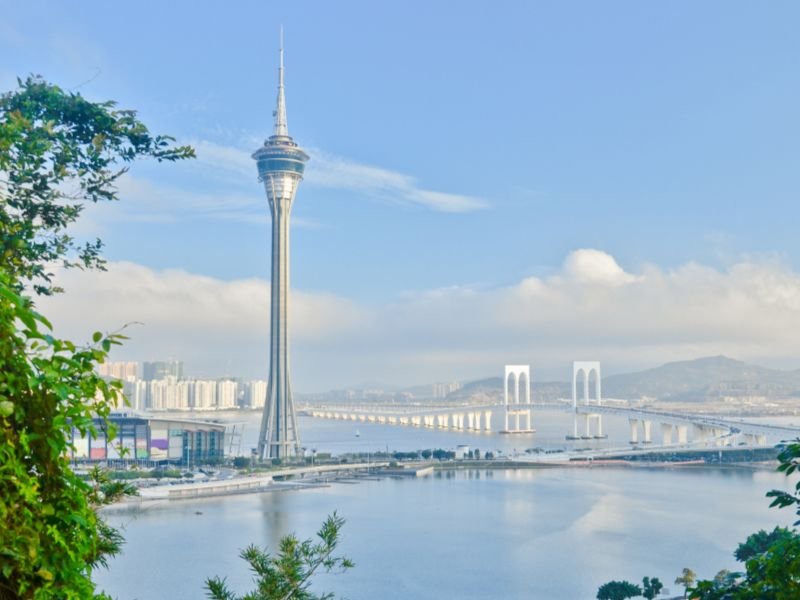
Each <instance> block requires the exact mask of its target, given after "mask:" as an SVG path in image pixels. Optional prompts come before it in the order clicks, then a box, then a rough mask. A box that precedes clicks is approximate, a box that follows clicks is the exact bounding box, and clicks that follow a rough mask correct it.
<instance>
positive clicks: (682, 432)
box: [676, 425, 689, 444]
mask: <svg viewBox="0 0 800 600" xmlns="http://www.w3.org/2000/svg"><path fill="white" fill-rule="evenodd" d="M676 429H677V430H678V443H679V444H688V443H689V428H688V427H687V426H686V425H677V426H676Z"/></svg>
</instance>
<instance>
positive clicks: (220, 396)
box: [217, 379, 239, 410]
mask: <svg viewBox="0 0 800 600" xmlns="http://www.w3.org/2000/svg"><path fill="white" fill-rule="evenodd" d="M238 399H239V384H238V383H237V382H236V381H233V380H232V379H223V380H222V381H219V382H217V408H218V409H220V410H225V409H229V408H237V407H238V406H239V403H238V402H237V401H238Z"/></svg>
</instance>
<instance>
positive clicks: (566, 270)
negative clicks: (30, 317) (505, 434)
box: [40, 249, 800, 391]
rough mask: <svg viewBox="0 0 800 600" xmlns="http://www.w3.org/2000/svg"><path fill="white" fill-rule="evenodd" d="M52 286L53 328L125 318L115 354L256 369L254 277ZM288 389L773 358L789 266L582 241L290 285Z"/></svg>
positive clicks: (792, 350)
mask: <svg viewBox="0 0 800 600" xmlns="http://www.w3.org/2000/svg"><path fill="white" fill-rule="evenodd" d="M59 278H60V283H62V284H63V285H64V286H65V287H66V288H67V293H66V294H64V295H62V296H59V297H56V298H53V299H42V300H40V304H41V305H42V307H43V308H44V311H45V314H48V315H50V316H52V317H53V321H54V322H55V323H56V324H57V325H58V328H59V330H61V331H62V332H63V333H65V334H67V335H69V336H71V337H73V338H76V339H88V336H89V334H90V333H91V329H90V327H94V328H103V329H106V330H111V329H116V328H118V327H119V326H121V325H122V324H124V323H126V322H128V321H142V322H144V323H145V325H144V326H137V327H134V328H132V329H131V334H132V337H133V339H132V340H131V342H129V343H128V344H126V347H125V348H123V349H122V350H121V351H120V354H119V355H120V357H121V358H132V359H139V360H142V359H148V358H158V357H169V356H171V357H179V358H182V359H184V360H185V361H186V362H187V365H188V367H189V369H190V370H191V371H194V372H196V373H206V374H209V375H221V374H224V373H230V374H239V375H243V376H255V375H257V374H262V375H263V374H264V373H265V369H266V360H267V339H268V321H269V318H268V310H269V309H268V307H269V303H268V284H267V283H266V282H264V281H262V280H258V279H245V280H236V281H221V280H218V279H214V278H210V277H204V276H200V275H195V274H191V273H186V272H184V271H153V270H151V269H148V268H146V267H142V266H140V265H135V264H131V263H114V264H112V265H111V268H110V272H109V273H81V272H77V271H69V272H66V273H62V274H60V275H59ZM291 323H292V336H293V344H294V347H293V371H294V373H295V378H296V383H297V388H298V389H299V390H301V391H303V390H319V389H327V388H330V387H334V386H341V385H347V384H352V383H354V382H358V381H384V382H387V383H397V384H403V383H408V384H411V383H417V382H425V381H437V380H446V379H451V378H459V379H467V380H468V379H471V378H478V377H482V376H486V375H490V374H492V373H497V372H499V369H500V366H501V365H502V364H504V363H508V362H518V361H520V362H526V363H531V364H532V365H533V367H534V371H535V370H536V369H537V368H542V369H552V368H554V367H560V366H565V369H566V365H568V364H569V362H570V361H571V360H573V359H579V358H589V359H598V360H602V361H604V362H605V363H606V364H612V365H616V366H617V367H618V368H638V367H643V366H651V365H655V364H659V363H661V362H664V361H667V360H677V359H688V358H695V357H698V356H707V355H716V354H727V355H730V356H734V357H737V358H742V359H746V360H757V361H765V362H767V363H769V362H770V361H781V362H786V361H787V359H791V358H792V357H795V356H797V355H798V353H799V352H800V341H798V339H797V335H796V332H797V331H798V330H800V273H797V272H795V271H793V270H791V269H790V268H789V267H787V266H786V265H783V264H781V263H780V262H776V261H770V260H764V259H762V260H760V261H753V260H748V261H742V262H739V263H737V264H735V265H733V266H732V267H730V268H729V269H727V270H725V271H720V270H717V269H713V268H710V267H706V266H702V265H698V264H695V263H688V264H686V265H684V266H682V267H680V268H677V269H673V270H664V269H661V268H659V267H656V266H652V265H650V266H645V267H644V268H643V269H641V271H640V272H638V273H636V274H634V273H629V272H626V271H625V270H624V269H623V268H622V267H620V266H619V265H618V264H617V262H616V261H615V260H614V258H613V257H611V256H610V255H608V254H605V253H603V252H600V251H598V250H588V249H582V250H577V251H575V252H573V253H572V254H570V255H569V256H568V257H567V259H566V260H565V262H564V265H563V267H562V269H561V271H560V272H558V273H557V274H555V275H553V276H551V277H547V278H536V277H532V278H527V279H524V280H522V281H520V282H519V283H518V284H516V285H513V286H509V287H504V288H496V289H490V290H485V289H471V288H464V287H453V288H442V289H438V290H432V291H425V292H420V293H416V294H408V295H405V296H403V297H402V298H401V299H399V300H398V301H396V302H393V303H391V304H386V305H383V306H364V305H360V304H357V303H355V302H353V301H350V300H348V299H346V298H342V297H338V296H334V295H329V294H309V293H304V292H301V291H296V292H294V293H293V307H292V315H291Z"/></svg>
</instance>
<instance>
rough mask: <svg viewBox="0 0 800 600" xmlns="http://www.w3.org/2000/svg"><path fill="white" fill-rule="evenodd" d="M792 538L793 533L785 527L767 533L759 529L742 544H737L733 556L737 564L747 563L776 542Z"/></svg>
mask: <svg viewBox="0 0 800 600" xmlns="http://www.w3.org/2000/svg"><path fill="white" fill-rule="evenodd" d="M793 536H794V533H792V532H791V531H790V530H788V529H786V528H785V527H776V528H775V529H773V530H772V531H770V532H769V533H767V532H766V531H764V530H763V529H761V530H759V531H757V532H756V533H752V534H750V535H749V536H748V537H747V539H746V540H745V541H744V542H742V543H741V544H739V546H738V547H737V548H736V551H735V552H734V553H733V555H734V556H735V557H736V560H738V561H739V562H747V561H748V560H750V559H751V558H753V557H754V556H758V555H759V554H764V553H765V552H766V551H767V550H769V548H770V546H772V545H773V544H774V543H775V542H777V541H778V540H781V539H786V540H788V539H791V538H792V537H793Z"/></svg>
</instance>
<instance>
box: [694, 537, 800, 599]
mask: <svg viewBox="0 0 800 600" xmlns="http://www.w3.org/2000/svg"><path fill="white" fill-rule="evenodd" d="M689 597H690V598H697V599H698V600H750V599H752V598H759V600H795V599H796V598H800V535H797V534H796V533H794V532H792V534H791V536H790V537H786V536H781V537H780V538H778V539H776V540H775V541H774V542H773V543H772V544H771V545H770V546H769V547H768V548H767V549H766V550H765V551H764V552H762V553H760V554H756V555H754V556H753V557H752V558H750V559H749V560H748V561H747V563H746V572H745V573H730V572H727V571H721V572H720V573H717V576H716V577H715V578H714V579H713V580H712V581H708V580H704V581H698V582H697V586H696V587H695V588H694V589H693V590H691V593H690V595H689Z"/></svg>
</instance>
